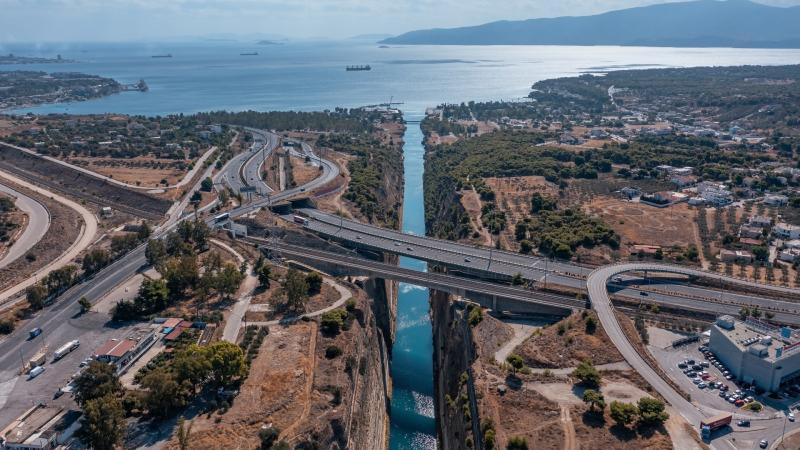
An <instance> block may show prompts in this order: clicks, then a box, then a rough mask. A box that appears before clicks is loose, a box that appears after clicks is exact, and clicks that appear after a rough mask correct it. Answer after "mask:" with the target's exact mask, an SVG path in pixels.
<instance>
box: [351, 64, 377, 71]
mask: <svg viewBox="0 0 800 450" xmlns="http://www.w3.org/2000/svg"><path fill="white" fill-rule="evenodd" d="M345 70H347V71H348V72H360V71H362V70H372V67H370V66H369V64H367V65H366V66H347V68H345Z"/></svg>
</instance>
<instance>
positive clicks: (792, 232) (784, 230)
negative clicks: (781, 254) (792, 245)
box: [772, 222, 800, 240]
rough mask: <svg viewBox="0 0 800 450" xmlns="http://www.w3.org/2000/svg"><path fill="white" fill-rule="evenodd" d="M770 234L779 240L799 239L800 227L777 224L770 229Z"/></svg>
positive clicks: (783, 223) (784, 223)
mask: <svg viewBox="0 0 800 450" xmlns="http://www.w3.org/2000/svg"><path fill="white" fill-rule="evenodd" d="M772 233H773V234H775V236H776V237H778V238H780V239H789V240H792V239H800V226H798V225H792V224H790V223H786V222H779V223H776V224H775V226H774V227H772Z"/></svg>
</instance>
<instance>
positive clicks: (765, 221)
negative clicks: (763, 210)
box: [747, 216, 772, 228]
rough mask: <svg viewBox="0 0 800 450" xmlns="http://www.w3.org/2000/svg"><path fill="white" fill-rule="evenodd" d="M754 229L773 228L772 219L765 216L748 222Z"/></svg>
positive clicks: (755, 217)
mask: <svg viewBox="0 0 800 450" xmlns="http://www.w3.org/2000/svg"><path fill="white" fill-rule="evenodd" d="M747 224H748V225H750V226H752V227H760V228H769V227H771V226H772V219H770V218H769V217H764V216H753V217H751V218H750V220H748V221H747Z"/></svg>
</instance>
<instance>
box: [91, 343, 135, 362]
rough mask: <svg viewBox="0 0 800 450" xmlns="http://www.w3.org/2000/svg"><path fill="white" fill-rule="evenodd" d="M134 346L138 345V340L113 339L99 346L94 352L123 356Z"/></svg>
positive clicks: (99, 354)
mask: <svg viewBox="0 0 800 450" xmlns="http://www.w3.org/2000/svg"><path fill="white" fill-rule="evenodd" d="M134 347H136V341H134V340H132V339H123V340H121V341H120V340H119V339H111V340H109V341H107V342H106V343H105V344H103V345H102V346H101V347H100V348H98V349H97V351H95V352H94V353H95V355H96V356H112V357H115V358H121V357H122V356H124V355H125V354H126V353H128V352H129V351H131V349H133V348H134Z"/></svg>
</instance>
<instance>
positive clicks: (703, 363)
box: [700, 361, 711, 368]
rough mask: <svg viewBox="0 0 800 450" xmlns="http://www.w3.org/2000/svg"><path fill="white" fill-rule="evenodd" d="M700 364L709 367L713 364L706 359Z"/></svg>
mask: <svg viewBox="0 0 800 450" xmlns="http://www.w3.org/2000/svg"><path fill="white" fill-rule="evenodd" d="M700 365H701V366H702V367H705V368H708V367H709V366H710V365H711V364H709V363H708V362H706V361H703V362H701V363H700Z"/></svg>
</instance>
